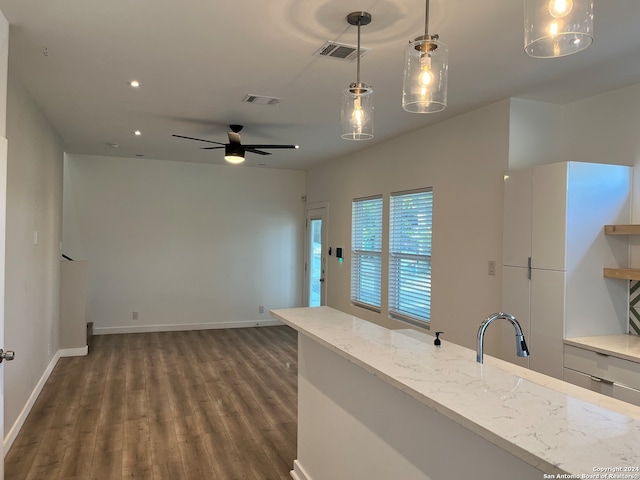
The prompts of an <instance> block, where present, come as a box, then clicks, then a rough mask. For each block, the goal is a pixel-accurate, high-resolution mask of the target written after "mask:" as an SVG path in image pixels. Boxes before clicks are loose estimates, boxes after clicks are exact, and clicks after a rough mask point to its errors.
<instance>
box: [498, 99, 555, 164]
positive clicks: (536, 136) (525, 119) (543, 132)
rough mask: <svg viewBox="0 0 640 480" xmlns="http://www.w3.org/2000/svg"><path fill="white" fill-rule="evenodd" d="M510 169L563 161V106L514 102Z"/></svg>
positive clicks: (513, 100)
mask: <svg viewBox="0 0 640 480" xmlns="http://www.w3.org/2000/svg"><path fill="white" fill-rule="evenodd" d="M510 107H511V108H510V113H509V169H510V170H517V169H520V168H526V167H531V166H534V165H545V164H548V163H556V162H561V161H562V160H563V158H564V143H563V139H564V136H563V134H562V133H563V131H562V130H563V123H562V122H563V108H562V106H561V105H555V104H551V103H543V102H535V101H532V100H524V99H521V98H512V99H510Z"/></svg>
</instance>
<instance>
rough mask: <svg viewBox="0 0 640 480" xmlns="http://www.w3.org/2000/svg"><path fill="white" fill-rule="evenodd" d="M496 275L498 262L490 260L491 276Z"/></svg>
mask: <svg viewBox="0 0 640 480" xmlns="http://www.w3.org/2000/svg"><path fill="white" fill-rule="evenodd" d="M495 274H496V261H495V260H489V275H495Z"/></svg>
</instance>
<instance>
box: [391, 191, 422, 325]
mask: <svg viewBox="0 0 640 480" xmlns="http://www.w3.org/2000/svg"><path fill="white" fill-rule="evenodd" d="M432 210H433V191H432V189H431V188H429V189H424V190H414V191H410V192H398V193H392V194H391V202H390V213H389V315H390V316H391V317H393V318H397V319H399V320H405V321H409V322H413V323H415V322H416V321H417V322H418V323H422V324H424V322H429V321H430V318H431V230H432Z"/></svg>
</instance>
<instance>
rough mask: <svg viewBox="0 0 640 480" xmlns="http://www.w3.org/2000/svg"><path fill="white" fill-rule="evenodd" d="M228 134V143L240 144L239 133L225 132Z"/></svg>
mask: <svg viewBox="0 0 640 480" xmlns="http://www.w3.org/2000/svg"><path fill="white" fill-rule="evenodd" d="M227 134H228V135H229V143H237V144H240V134H239V133H238V132H227Z"/></svg>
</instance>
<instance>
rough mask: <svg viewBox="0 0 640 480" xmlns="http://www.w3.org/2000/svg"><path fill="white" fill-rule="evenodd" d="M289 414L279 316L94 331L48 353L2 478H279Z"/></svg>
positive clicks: (287, 350) (293, 385) (289, 443)
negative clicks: (84, 343) (208, 325)
mask: <svg viewBox="0 0 640 480" xmlns="http://www.w3.org/2000/svg"><path fill="white" fill-rule="evenodd" d="M296 414H297V335H296V332H295V331H294V330H292V329H290V328H289V327H285V326H281V327H259V328H242V329H229V330H203V331H187V332H160V333H141V334H126V335H101V336H94V337H93V341H92V346H91V351H90V353H89V355H88V356H86V357H73V358H62V359H60V360H59V362H58V364H57V365H56V367H55V369H54V371H53V372H52V374H51V376H50V378H49V380H48V382H47V384H46V385H45V387H44V388H43V390H42V392H41V393H40V396H39V397H38V400H37V401H36V404H35V405H34V408H33V409H32V411H31V413H30V415H29V417H28V418H27V420H26V422H25V424H24V426H23V428H22V430H21V431H20V433H19V435H18V437H17V439H16V440H15V442H14V444H13V446H12V448H11V450H10V451H9V453H8V454H7V456H6V458H5V478H6V479H7V480H22V479H29V480H31V479H34V480H58V479H60V480H62V479H65V480H107V479H109V480H112V479H114V480H115V479H117V480H120V479H125V478H127V479H136V480H147V479H149V480H163V479H171V480H182V479H184V480H199V479H203V480H216V479H219V480H235V479H249V480H250V479H261V480H266V479H269V480H274V479H275V480H284V479H290V477H289V471H290V470H291V468H292V466H293V460H294V459H295V457H296V430H297V418H296Z"/></svg>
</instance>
